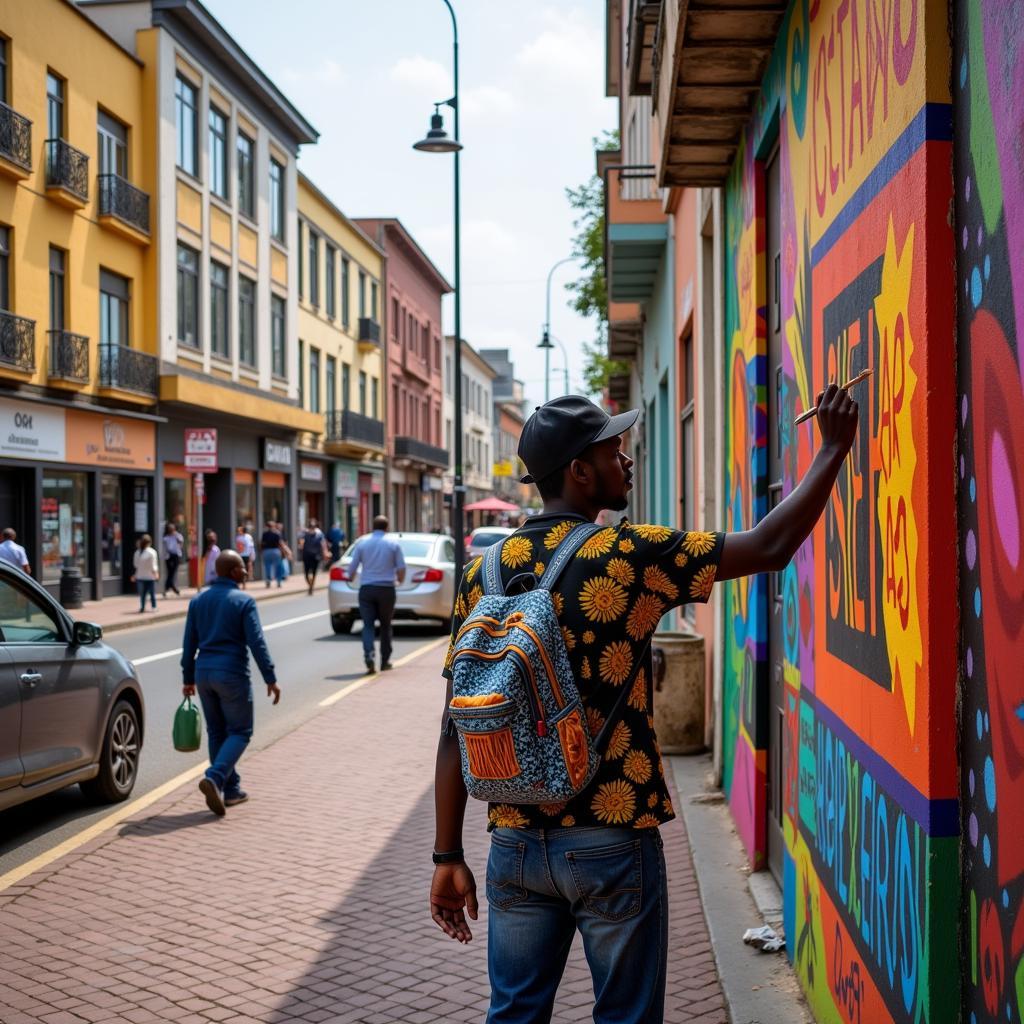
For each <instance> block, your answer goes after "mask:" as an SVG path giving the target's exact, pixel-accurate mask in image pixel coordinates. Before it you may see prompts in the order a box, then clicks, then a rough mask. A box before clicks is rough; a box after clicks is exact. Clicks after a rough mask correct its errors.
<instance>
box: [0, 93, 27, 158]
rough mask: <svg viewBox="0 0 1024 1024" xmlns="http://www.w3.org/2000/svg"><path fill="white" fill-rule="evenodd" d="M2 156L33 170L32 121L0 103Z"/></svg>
mask: <svg viewBox="0 0 1024 1024" xmlns="http://www.w3.org/2000/svg"><path fill="white" fill-rule="evenodd" d="M0 156H2V157H3V158H4V159H5V160H10V161H11V163H13V164H17V165H18V166H19V167H24V168H25V170H26V171H31V170H32V122H31V121H30V120H29V119H28V118H27V117H22V116H21V114H19V113H18V112H17V111H16V110H12V109H11V108H10V107H9V106H7V104H6V103H0Z"/></svg>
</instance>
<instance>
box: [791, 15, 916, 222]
mask: <svg viewBox="0 0 1024 1024" xmlns="http://www.w3.org/2000/svg"><path fill="white" fill-rule="evenodd" d="M917 6H918V0H912V2H911V4H910V8H911V10H910V17H909V21H906V15H905V14H904V13H903V12H902V7H903V4H901V3H900V2H899V0H841V2H840V3H838V4H836V5H835V7H834V9H833V11H832V13H831V14H830V15H829V16H828V20H827V21H826V22H825V24H824V25H822V26H820V27H819V30H820V32H821V35H820V37H819V40H818V45H817V52H816V57H815V64H814V72H813V75H812V83H813V84H812V87H811V148H812V155H811V167H812V169H813V174H814V197H815V202H816V205H817V210H818V216H819V217H820V216H823V215H824V213H825V209H826V206H827V205H828V200H829V198H831V197H833V196H835V195H836V193H837V192H838V191H839V188H840V186H841V185H842V184H844V183H845V181H846V178H847V175H850V174H851V173H852V172H853V170H854V168H855V166H856V165H857V164H858V163H859V162H861V157H862V156H863V154H864V147H865V146H866V145H867V143H868V142H870V141H871V139H872V138H873V137H874V135H875V133H876V132H877V131H878V130H879V129H880V128H881V126H882V125H883V124H885V123H886V122H887V121H888V119H889V79H890V76H891V77H892V78H894V79H895V82H896V84H897V85H900V86H902V85H903V84H905V83H906V81H907V78H908V77H909V75H910V69H911V67H912V66H913V63H914V54H915V50H916V47H917V31H918V26H917V21H918V19H917Z"/></svg>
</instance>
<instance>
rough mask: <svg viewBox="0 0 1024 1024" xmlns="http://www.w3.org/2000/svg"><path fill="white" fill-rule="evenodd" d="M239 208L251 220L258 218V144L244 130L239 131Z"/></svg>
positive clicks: (237, 144) (237, 145)
mask: <svg viewBox="0 0 1024 1024" xmlns="http://www.w3.org/2000/svg"><path fill="white" fill-rule="evenodd" d="M236 147H237V152H238V209H239V212H241V213H244V214H245V215H246V217H248V218H249V220H255V219H256V179H255V177H254V172H255V170H256V144H255V143H254V142H253V141H252V139H250V138H249V136H248V135H246V134H245V133H244V132H239V133H238V141H237V143H236Z"/></svg>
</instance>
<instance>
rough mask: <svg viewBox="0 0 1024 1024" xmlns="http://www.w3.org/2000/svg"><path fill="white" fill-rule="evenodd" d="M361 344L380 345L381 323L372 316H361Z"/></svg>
mask: <svg viewBox="0 0 1024 1024" xmlns="http://www.w3.org/2000/svg"><path fill="white" fill-rule="evenodd" d="M359 344H360V345H373V346H376V347H379V346H380V324H379V323H377V321H376V320H374V319H373V318H372V317H368V316H361V317H360V318H359Z"/></svg>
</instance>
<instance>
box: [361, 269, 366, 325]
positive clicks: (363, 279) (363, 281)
mask: <svg viewBox="0 0 1024 1024" xmlns="http://www.w3.org/2000/svg"><path fill="white" fill-rule="evenodd" d="M359 316H360V318H362V317H364V316H366V273H365V272H364V271H362V270H360V271H359Z"/></svg>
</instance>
